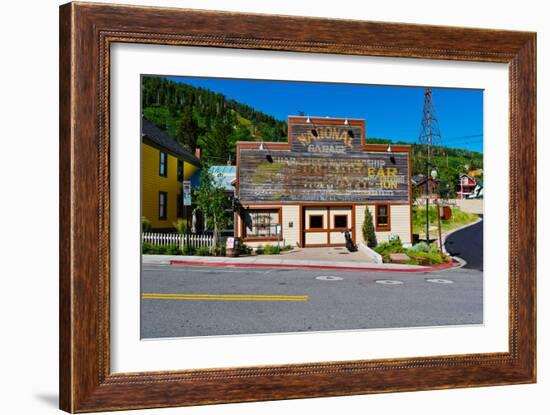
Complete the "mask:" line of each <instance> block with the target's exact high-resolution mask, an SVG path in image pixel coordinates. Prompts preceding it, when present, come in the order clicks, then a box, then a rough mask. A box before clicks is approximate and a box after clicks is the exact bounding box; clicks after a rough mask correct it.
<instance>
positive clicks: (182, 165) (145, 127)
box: [141, 119, 201, 231]
mask: <svg viewBox="0 0 550 415" xmlns="http://www.w3.org/2000/svg"><path fill="white" fill-rule="evenodd" d="M200 165H201V162H200V160H199V158H198V157H196V156H195V155H194V154H193V153H191V152H190V151H189V150H187V149H186V148H184V147H183V146H182V145H181V144H179V143H177V142H176V141H175V140H173V139H172V138H170V137H169V136H168V135H167V134H166V133H165V132H163V131H162V130H161V129H160V128H158V127H157V126H155V125H154V124H152V123H151V122H149V121H147V120H145V119H143V120H142V123H141V211H142V216H143V217H145V218H146V219H147V220H148V221H149V222H150V223H151V227H152V228H153V229H154V230H161V231H162V230H164V231H166V230H171V229H173V228H174V226H173V223H174V222H175V221H176V220H177V219H179V218H183V217H184V208H183V195H182V192H183V187H182V183H183V181H184V180H189V179H190V178H191V176H192V175H193V174H194V173H195V172H198V170H199V169H200ZM189 213H190V212H188V214H189Z"/></svg>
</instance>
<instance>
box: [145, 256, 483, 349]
mask: <svg viewBox="0 0 550 415" xmlns="http://www.w3.org/2000/svg"><path fill="white" fill-rule="evenodd" d="M326 276H328V277H331V278H328V279H323V278H321V279H318V277H326ZM333 277H336V278H333ZM427 279H444V280H446V281H450V283H442V282H441V281H440V282H439V283H438V282H429V281H427ZM377 280H392V281H397V282H400V283H397V284H392V285H388V284H380V283H379V282H377ZM236 295H237V296H238V297H236ZM144 297H145V298H144ZM482 297H483V295H482V273H481V272H479V271H476V270H468V269H452V270H445V271H440V272H437V273H434V272H432V273H391V272H363V271H361V272H359V271H337V270H310V269H288V268H228V267H223V268H222V267H176V266H151V265H146V266H144V268H143V274H142V300H141V337H142V338H163V337H187V336H213V335H231V334H255V333H285V332H303V331H326V330H350V329H370V328H388V327H420V326H439V325H462V324H481V323H482V322H483V314H482V312H483V307H482Z"/></svg>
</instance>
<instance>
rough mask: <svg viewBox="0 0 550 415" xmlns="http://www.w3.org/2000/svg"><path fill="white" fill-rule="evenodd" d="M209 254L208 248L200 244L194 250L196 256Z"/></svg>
mask: <svg viewBox="0 0 550 415" xmlns="http://www.w3.org/2000/svg"><path fill="white" fill-rule="evenodd" d="M210 254H211V252H210V248H209V247H207V246H201V247H199V248H197V250H196V251H195V255H198V256H210Z"/></svg>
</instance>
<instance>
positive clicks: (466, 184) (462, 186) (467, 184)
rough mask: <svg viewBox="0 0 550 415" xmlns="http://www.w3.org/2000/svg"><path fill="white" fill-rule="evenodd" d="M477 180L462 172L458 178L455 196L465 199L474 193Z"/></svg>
mask: <svg viewBox="0 0 550 415" xmlns="http://www.w3.org/2000/svg"><path fill="white" fill-rule="evenodd" d="M476 186H477V181H476V180H475V179H474V178H473V177H472V176H470V175H468V174H466V173H462V174H461V175H460V176H459V178H458V186H457V191H456V196H457V197H458V198H459V199H467V198H469V197H470V196H471V195H473V194H474V190H475V188H476Z"/></svg>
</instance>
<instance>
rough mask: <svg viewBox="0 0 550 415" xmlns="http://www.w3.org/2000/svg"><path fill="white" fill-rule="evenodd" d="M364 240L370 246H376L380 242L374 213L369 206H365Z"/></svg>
mask: <svg viewBox="0 0 550 415" xmlns="http://www.w3.org/2000/svg"><path fill="white" fill-rule="evenodd" d="M362 231H363V240H364V241H365V243H366V244H367V246H368V247H370V248H374V247H375V246H376V245H378V243H377V242H376V233H374V223H373V220H372V215H371V213H370V209H369V208H368V206H367V207H366V208H365V221H364V222H363V229H362Z"/></svg>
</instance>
